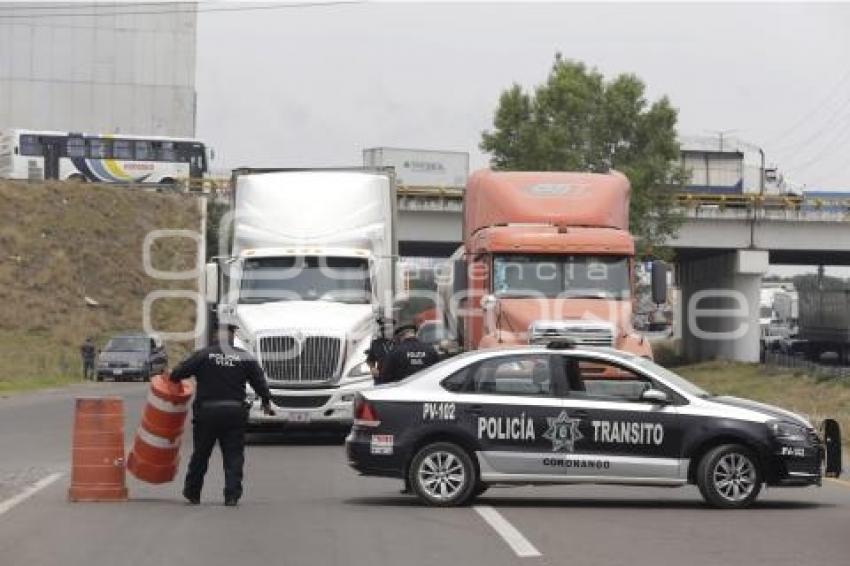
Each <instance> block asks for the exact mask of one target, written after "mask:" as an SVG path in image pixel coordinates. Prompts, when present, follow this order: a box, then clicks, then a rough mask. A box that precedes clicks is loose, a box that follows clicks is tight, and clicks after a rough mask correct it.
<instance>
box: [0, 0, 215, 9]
mask: <svg viewBox="0 0 850 566" xmlns="http://www.w3.org/2000/svg"><path fill="white" fill-rule="evenodd" d="M198 3H199V2H197V1H196V2H171V1H163V2H45V3H43V4H35V5H33V4H31V5H29V6H20V5H18V6H15V5H10V4H5V5H0V11H4V10H19V11H20V10H72V9H78V8H82V9H91V8H107V9H113V8H137V7H139V6H177V5H181V4H198ZM12 4H15V2H12Z"/></svg>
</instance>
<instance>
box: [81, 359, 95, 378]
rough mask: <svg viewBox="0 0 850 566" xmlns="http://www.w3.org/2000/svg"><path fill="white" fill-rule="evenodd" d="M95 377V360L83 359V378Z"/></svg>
mask: <svg viewBox="0 0 850 566" xmlns="http://www.w3.org/2000/svg"><path fill="white" fill-rule="evenodd" d="M90 377H94V360H83V379H89V378H90Z"/></svg>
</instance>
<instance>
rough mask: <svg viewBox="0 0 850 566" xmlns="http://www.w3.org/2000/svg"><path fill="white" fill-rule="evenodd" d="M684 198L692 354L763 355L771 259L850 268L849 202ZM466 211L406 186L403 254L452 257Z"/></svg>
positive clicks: (682, 272)
mask: <svg viewBox="0 0 850 566" xmlns="http://www.w3.org/2000/svg"><path fill="white" fill-rule="evenodd" d="M680 202H681V205H682V210H683V212H684V214H685V222H684V224H683V225H682V227H681V229H680V230H679V233H678V235H677V237H676V238H674V239H672V240H671V241H670V242H669V245H670V247H671V248H672V249H673V250H674V252H675V255H676V260H675V263H676V280H677V283H678V285H679V286H680V288H681V299H680V305H681V307H682V312H681V313H680V316H679V317H677V318H678V321H679V322H681V323H683V324H681V327H680V332H681V336H682V340H683V349H684V353H685V355H686V356H688V357H689V358H691V359H714V358H724V359H733V360H741V361H757V360H758V359H759V331H760V330H759V314H758V313H759V301H760V292H759V290H760V286H761V278H762V276H763V275H764V274H765V273H766V271H767V269H768V267H769V265H771V264H790V265H819V264H821V265H850V207H849V206H847V204H848V203H828V204H827V205H820V204H818V205H811V204H801V202H800V201H799V199H780V198H768V199H762V200H759V197H758V196H757V195H753V196H741V197H706V198H695V197H684V196H683V197H682V199H681V201H680ZM462 210H463V196H462V192H460V191H440V190H433V189H422V190H418V189H413V188H407V189H405V188H402V189H401V190H400V191H399V231H398V234H399V246H400V250H401V254H402V255H404V256H430V257H447V256H448V255H449V254H450V253H451V252H452V251H453V250H455V249H456V248H457V246H458V245H460V240H461V218H462ZM717 291H720V292H719V293H718V292H717ZM730 291H731V292H730Z"/></svg>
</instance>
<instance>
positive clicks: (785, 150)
mask: <svg viewBox="0 0 850 566" xmlns="http://www.w3.org/2000/svg"><path fill="white" fill-rule="evenodd" d="M848 108H850V97H848V98H847V100H845V101H844V103H843V104H842V105H841V106H840V107H839V108H838V110H836V111H835V112H834V113H833V114H832V116H830V119H829V121H828V122H827V123H826V124H824V125H822V126H821V127H820V128H818V129H816V130H815V131H814V132H812V133H811V134H810V135H809V136H807V137H806V138H805V139H803V140H802V141H800V142H798V143H795V144H786V145H784V146H783V145H782V144H780V145H779V146H778V147H776V146H775V147H774V148H773V150H774V151H775V152H776V153H779V154H780V155H790V154H791V153H796V152H798V151H799V150H800V149H801V148H804V147H808V146H810V145H811V144H812V142H814V141H816V140H817V139H818V138H820V137H821V136H822V135H823V134H824V133H827V132H829V131H831V130H834V129H835V128H836V123H837V122H840V121H841V120H842V119H843V118H846V117H847V116H850V114H848V115H843V113H844V111H845V110H846V109H848Z"/></svg>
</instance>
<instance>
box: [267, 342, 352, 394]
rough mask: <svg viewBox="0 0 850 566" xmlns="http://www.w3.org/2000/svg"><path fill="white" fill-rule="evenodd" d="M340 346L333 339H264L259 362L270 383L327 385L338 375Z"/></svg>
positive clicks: (340, 343)
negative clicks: (324, 382) (326, 383)
mask: <svg viewBox="0 0 850 566" xmlns="http://www.w3.org/2000/svg"><path fill="white" fill-rule="evenodd" d="M342 344H343V341H342V339H341V338H339V337H335V336H300V337H296V336H263V337H261V338H260V340H259V352H258V360H259V362H260V365H262V366H263V370H264V371H265V372H266V377H267V378H268V379H269V381H280V382H288V383H315V382H323V381H330V380H332V379H333V378H335V377H337V376H338V373H339V362H340V358H341V353H342Z"/></svg>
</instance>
